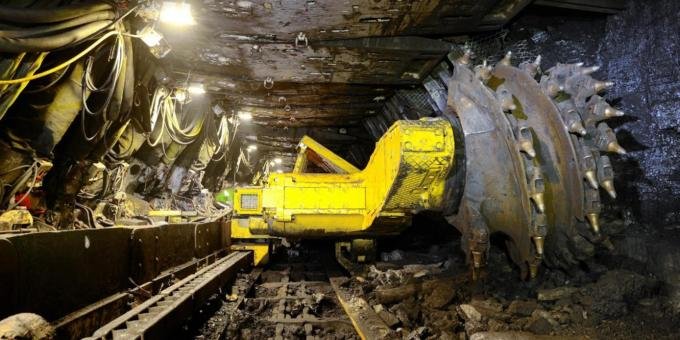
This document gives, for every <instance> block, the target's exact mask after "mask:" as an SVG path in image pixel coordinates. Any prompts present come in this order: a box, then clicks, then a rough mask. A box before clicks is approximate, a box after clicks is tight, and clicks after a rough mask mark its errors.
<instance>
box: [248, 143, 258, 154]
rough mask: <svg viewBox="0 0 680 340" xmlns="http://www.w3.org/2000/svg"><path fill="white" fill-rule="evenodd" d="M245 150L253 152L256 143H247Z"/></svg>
mask: <svg viewBox="0 0 680 340" xmlns="http://www.w3.org/2000/svg"><path fill="white" fill-rule="evenodd" d="M246 150H248V152H253V151H255V150H257V145H255V144H250V145H248V148H247V149H246Z"/></svg>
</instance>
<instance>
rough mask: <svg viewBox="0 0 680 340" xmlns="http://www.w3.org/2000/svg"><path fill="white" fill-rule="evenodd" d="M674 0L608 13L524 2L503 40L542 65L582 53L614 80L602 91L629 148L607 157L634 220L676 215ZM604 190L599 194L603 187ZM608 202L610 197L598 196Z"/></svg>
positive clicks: (677, 40)
mask: <svg viewBox="0 0 680 340" xmlns="http://www.w3.org/2000/svg"><path fill="white" fill-rule="evenodd" d="M678 13H680V1H676V0H647V1H628V4H627V9H626V10H624V11H623V12H621V13H619V14H616V15H609V16H600V15H594V14H593V15H588V14H585V15H584V13H580V12H569V11H565V10H554V9H551V10H546V9H540V8H533V9H529V10H528V11H527V12H526V13H525V14H524V15H522V16H521V17H519V18H518V19H517V21H516V22H514V23H513V24H512V25H511V26H510V27H509V31H508V38H507V39H506V40H505V41H504V44H503V48H505V49H515V50H516V51H518V52H519V53H517V54H519V56H520V57H521V56H527V57H529V56H532V55H535V54H541V55H542V57H543V65H545V66H546V67H549V66H552V65H554V64H555V63H557V62H578V61H582V62H584V63H586V64H590V65H600V66H601V67H602V68H601V69H600V71H599V72H598V73H596V74H595V75H594V76H595V78H599V79H608V80H611V81H614V82H615V84H616V85H615V86H614V87H613V88H612V89H611V90H610V91H609V92H608V93H607V97H608V99H609V100H611V101H612V102H613V103H614V104H615V106H617V107H618V108H619V109H621V110H623V111H625V112H626V114H627V116H626V117H622V118H619V119H618V120H611V121H610V125H611V126H612V128H614V129H615V131H616V134H617V137H618V139H619V142H620V143H621V145H622V146H623V147H624V148H626V149H627V150H628V151H629V153H628V154H627V155H626V156H623V157H617V156H614V157H612V158H613V160H614V167H615V170H616V173H617V178H616V181H615V182H616V183H615V184H616V187H617V191H618V192H619V199H618V200H617V202H616V203H615V205H616V206H617V207H619V208H622V209H624V210H630V212H631V213H633V214H634V215H635V216H636V217H638V218H639V219H640V220H641V221H644V222H650V223H657V224H664V225H668V224H675V223H678V222H680V34H679V33H678V32H680V18H679V14H678ZM603 196H605V195H603ZM606 203H612V204H613V203H614V202H606Z"/></svg>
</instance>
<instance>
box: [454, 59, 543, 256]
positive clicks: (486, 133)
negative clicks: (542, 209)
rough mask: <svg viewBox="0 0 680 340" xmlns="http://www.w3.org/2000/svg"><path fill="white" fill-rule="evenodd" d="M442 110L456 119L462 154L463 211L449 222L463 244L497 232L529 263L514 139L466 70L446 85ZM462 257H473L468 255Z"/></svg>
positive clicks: (526, 209)
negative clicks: (484, 233) (462, 140)
mask: <svg viewBox="0 0 680 340" xmlns="http://www.w3.org/2000/svg"><path fill="white" fill-rule="evenodd" d="M447 105H448V106H449V107H450V110H451V113H454V114H456V115H457V116H458V118H459V119H460V122H461V126H462V130H463V132H464V134H465V154H466V170H465V174H466V178H465V189H464V192H463V198H462V202H461V204H462V206H461V210H460V212H459V213H458V214H457V215H456V216H455V218H451V219H450V221H451V222H453V224H454V225H455V226H456V227H457V228H458V229H459V230H461V232H462V233H463V237H464V240H466V241H467V242H471V240H472V239H474V238H475V236H474V235H473V234H475V233H480V232H482V230H483V229H488V232H489V233H494V232H502V233H504V234H505V235H507V236H508V237H509V238H510V239H511V240H512V241H513V242H514V243H515V249H517V251H518V252H519V254H518V256H519V257H520V258H522V259H528V258H529V257H530V249H531V240H530V235H529V228H528V226H529V225H530V223H531V210H530V209H531V202H530V201H529V197H528V195H527V192H528V188H527V184H526V180H525V179H524V178H523V174H524V165H523V164H522V160H521V159H520V158H519V157H520V155H519V153H518V151H517V149H516V146H515V145H514V144H512V141H513V137H512V136H513V133H512V131H511V127H510V125H509V123H508V122H507V119H506V118H505V117H504V113H503V110H502V108H501V106H500V105H499V103H498V101H497V99H496V96H495V95H494V93H492V92H491V91H490V90H489V89H488V88H486V87H485V86H484V85H483V84H482V83H480V82H479V80H478V79H477V78H476V77H475V75H474V74H473V73H472V71H471V70H470V69H468V68H467V67H466V66H460V65H459V66H457V67H455V68H454V72H453V76H452V77H451V80H450V83H449V98H448V102H447ZM480 229H482V230H480ZM465 247H466V248H475V245H472V244H470V245H466V246H465ZM465 251H466V253H467V254H468V256H469V257H471V256H472V254H470V252H471V250H470V249H465ZM483 252H486V251H485V250H484V251H483Z"/></svg>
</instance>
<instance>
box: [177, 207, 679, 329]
mask: <svg viewBox="0 0 680 340" xmlns="http://www.w3.org/2000/svg"><path fill="white" fill-rule="evenodd" d="M622 223H623V221H621V220H612V219H610V220H607V221H606V223H605V224H604V226H605V227H607V228H616V227H617V226H618V227H619V228H620V227H621V226H620V225H621V224H622ZM438 224H439V222H437V221H433V220H429V219H421V220H419V221H417V222H416V223H415V224H414V227H413V228H412V229H410V230H409V231H407V232H406V233H405V234H404V235H402V236H400V237H397V238H394V239H391V240H385V241H384V242H382V243H381V244H389V246H383V247H381V249H380V252H379V257H380V258H379V259H378V261H376V262H375V263H372V264H367V265H365V266H361V267H359V268H355V269H353V273H351V274H350V273H346V272H345V273H344V275H341V276H342V284H341V287H342V288H341V289H343V291H344V294H347V295H348V296H350V297H351V299H352V302H351V303H350V304H357V305H367V306H370V310H369V312H370V313H371V314H373V315H372V316H377V317H378V319H379V320H380V321H381V322H382V323H384V325H386V326H387V327H388V328H389V333H387V334H385V335H384V336H383V338H403V339H544V338H545V339H547V338H553V337H554V338H555V339H572V338H573V339H677V338H678V337H680V331H679V330H678V329H677V325H678V322H680V318H678V314H677V313H675V312H674V309H673V306H672V303H671V302H670V301H669V300H668V298H667V297H665V296H664V295H665V294H664V290H665V289H666V288H665V287H664V285H663V284H662V282H660V281H658V280H657V279H655V277H654V276H653V275H651V274H650V273H649V271H648V270H646V269H644V268H642V267H637V268H636V267H634V266H632V265H631V264H630V263H629V262H626V261H621V260H620V258H618V256H617V255H616V254H618V253H620V252H616V251H612V249H602V250H601V251H598V256H595V257H594V258H593V260H590V261H588V262H587V264H586V265H584V266H582V267H581V268H580V269H576V270H574V271H572V272H569V273H566V272H563V271H559V270H552V269H550V268H541V269H540V271H539V274H538V276H537V277H536V278H535V279H533V280H528V281H523V280H520V279H519V276H520V273H519V270H518V269H517V268H515V267H514V266H513V265H512V262H511V261H510V259H509V258H508V256H507V255H506V254H505V252H504V250H503V247H502V245H501V244H494V245H493V246H492V247H491V252H490V254H489V260H488V264H487V266H486V267H485V268H484V269H483V271H482V272H481V273H480V275H479V278H478V279H477V280H476V281H474V280H472V276H471V273H470V269H469V266H468V265H466V263H465V259H464V256H463V253H462V252H461V251H460V250H459V249H460V237H459V235H457V234H455V233H452V232H451V231H450V229H448V230H447V229H445V226H443V225H438ZM615 246H621V244H620V243H618V241H617V239H616V237H615V236H614V237H613V238H612V243H611V245H610V247H615ZM329 249H330V246H329V247H325V245H324V244H318V243H312V244H310V243H303V244H293V245H292V246H291V247H290V248H283V249H279V254H278V255H277V256H276V257H274V258H273V259H272V262H271V263H270V264H269V265H268V266H266V267H264V268H262V269H257V270H256V271H255V272H253V273H243V274H241V276H240V278H239V280H237V284H235V287H238V288H232V289H231V290H229V291H228V292H227V293H226V294H224V293H223V294H220V295H218V296H215V297H214V298H213V299H212V300H211V301H210V303H209V304H208V305H207V306H206V308H205V310H204V314H203V315H201V316H199V317H196V318H195V320H193V321H192V322H190V323H188V324H187V325H186V326H185V327H184V328H183V337H184V338H189V339H252V338H262V339H266V338H268V339H358V338H360V337H361V334H358V333H357V331H356V330H355V329H354V328H352V327H351V323H350V322H349V320H350V319H352V318H351V317H348V316H347V315H346V313H345V312H344V311H343V309H342V308H340V307H339V305H340V304H339V303H338V297H337V296H336V294H335V292H334V291H333V289H332V287H331V285H330V284H329V283H328V275H327V271H328V270H331V271H335V272H337V270H338V266H337V263H335V262H334V263H333V264H329V262H328V261H327V260H325V261H324V260H323V258H324V257H325V258H326V259H328V258H329V256H332V254H330V253H329V251H328V250H329ZM320 254H323V256H321V255H320ZM281 287H288V288H287V289H283V288H281ZM239 294H241V296H242V299H237V297H238V296H239ZM282 300H285V301H286V302H285V303H284V302H281V301H282ZM357 301H358V302H357ZM359 308H361V306H359ZM276 313H280V315H279V314H276ZM275 315H279V317H280V319H277V318H276V317H275ZM322 320H323V321H322ZM355 322H358V323H360V324H361V323H365V324H369V325H370V323H371V321H370V318H369V317H359V318H358V319H357V320H355ZM359 327H360V326H359ZM357 329H358V328H357ZM473 334H474V335H473ZM550 336H552V337H550ZM366 338H370V337H366Z"/></svg>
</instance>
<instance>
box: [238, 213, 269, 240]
mask: <svg viewBox="0 0 680 340" xmlns="http://www.w3.org/2000/svg"><path fill="white" fill-rule="evenodd" d="M266 228H267V224H266V223H265V222H264V219H263V218H262V217H254V216H251V217H245V218H243V217H241V218H238V217H233V218H232V219H231V238H232V239H235V240H238V239H267V238H270V236H269V235H260V234H253V233H252V232H251V230H258V229H259V230H266Z"/></svg>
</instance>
